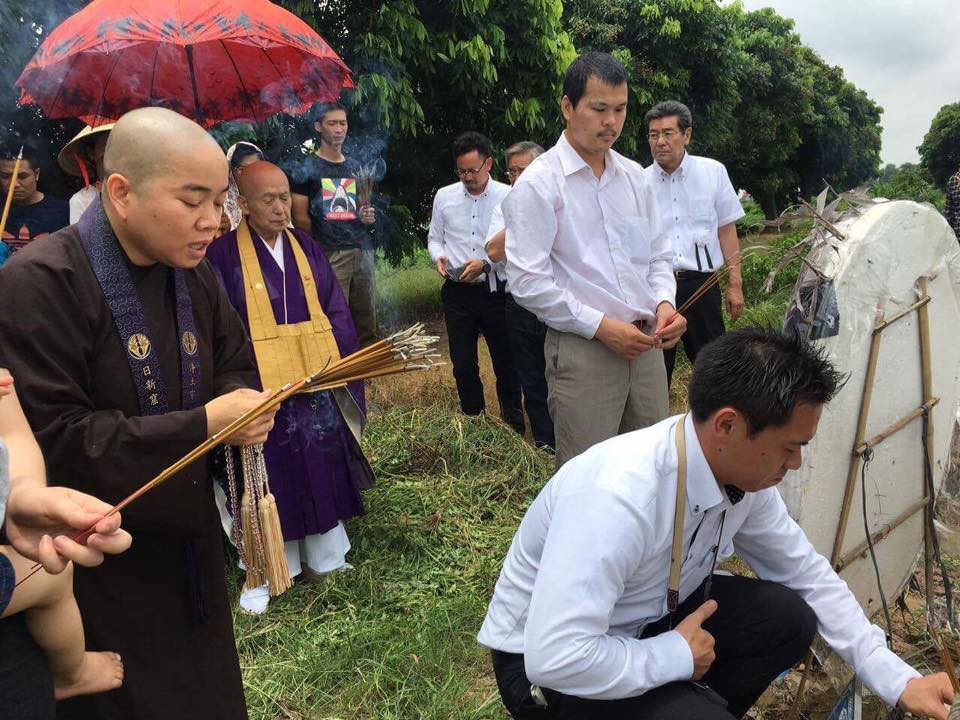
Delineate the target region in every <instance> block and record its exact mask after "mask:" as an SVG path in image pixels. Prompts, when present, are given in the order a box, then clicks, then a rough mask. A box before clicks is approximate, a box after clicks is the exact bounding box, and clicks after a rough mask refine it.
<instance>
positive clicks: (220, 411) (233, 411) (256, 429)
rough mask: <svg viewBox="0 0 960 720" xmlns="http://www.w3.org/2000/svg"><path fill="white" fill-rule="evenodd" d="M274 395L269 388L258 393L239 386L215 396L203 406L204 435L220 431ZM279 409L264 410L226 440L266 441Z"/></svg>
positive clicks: (233, 442)
mask: <svg viewBox="0 0 960 720" xmlns="http://www.w3.org/2000/svg"><path fill="white" fill-rule="evenodd" d="M273 394H274V393H273V392H272V391H270V390H264V391H263V392H257V391H256V390H250V389H249V388H240V389H239V390H234V391H233V392H229V393H227V394H226V395H221V396H220V397H218V398H214V399H213V400H211V401H210V402H208V403H207V404H206V405H205V406H204V407H205V409H206V411H207V435H208V436H213V435H216V434H217V433H219V432H221V431H222V430H223V429H224V428H225V427H227V426H228V425H229V424H230V423H232V422H233V421H234V420H236V419H237V418H239V417H241V416H243V415H245V414H246V413H248V412H250V411H251V410H253V409H254V408H255V407H257V406H258V405H260V404H261V403H262V402H263V401H264V400H267V399H268V398H270V397H271V396H272V395H273ZM278 409H279V405H277V406H276V407H273V408H271V409H270V410H267V411H266V412H264V413H263V414H262V415H260V416H259V417H258V418H257V419H255V420H253V421H252V422H251V423H250V424H249V425H246V426H245V427H243V428H241V429H240V430H238V431H237V432H235V433H233V434H232V435H231V436H230V437H229V438H227V443H228V444H229V445H256V444H257V443H262V442H266V440H267V435H268V434H269V433H270V431H271V430H272V429H273V419H274V417H275V416H276V414H277V410H278Z"/></svg>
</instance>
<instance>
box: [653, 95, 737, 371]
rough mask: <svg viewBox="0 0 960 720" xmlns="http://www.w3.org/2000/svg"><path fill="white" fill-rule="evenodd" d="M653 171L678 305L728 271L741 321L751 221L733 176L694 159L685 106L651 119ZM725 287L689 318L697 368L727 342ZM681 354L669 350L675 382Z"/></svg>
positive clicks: (733, 307) (687, 342)
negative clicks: (743, 262)
mask: <svg viewBox="0 0 960 720" xmlns="http://www.w3.org/2000/svg"><path fill="white" fill-rule="evenodd" d="M644 124H645V125H646V126H647V140H648V141H649V143H650V154H651V155H653V164H652V165H651V166H650V167H648V168H647V177H648V178H649V179H650V184H651V185H652V186H653V191H654V194H655V195H656V197H657V204H658V205H659V207H660V217H661V220H662V221H663V229H664V234H665V235H666V236H667V238H668V239H669V240H670V242H671V244H672V246H673V269H674V274H675V275H676V278H677V305H678V306H679V305H683V304H684V303H685V302H686V301H687V300H688V299H689V298H690V296H691V295H693V293H695V292H696V291H697V290H699V289H700V286H701V285H703V284H704V283H705V282H706V281H707V280H709V279H710V278H711V277H712V276H713V274H714V273H715V272H717V271H718V270H719V269H720V268H722V267H723V265H724V263H726V264H727V265H728V266H729V268H730V273H729V276H728V280H727V312H729V313H730V320H731V321H733V322H736V321H737V318H739V317H740V313H741V312H742V311H743V283H742V281H741V279H740V241H739V239H738V238H737V225H736V221H737V220H739V219H740V218H742V217H743V216H744V212H743V207H741V205H740V199H739V198H738V197H737V191H736V190H734V189H733V185H732V184H731V183H730V177H729V176H728V175H727V169H726V168H725V167H724V166H723V165H722V164H721V163H719V162H717V161H716V160H711V159H710V158H705V157H699V156H696V155H691V154H690V153H688V152H687V145H689V144H690V137H691V135H692V134H693V116H692V115H691V114H690V109H689V108H688V107H687V106H686V105H684V104H683V103H679V102H675V101H673V100H668V101H666V102H661V103H657V104H656V105H654V106H653V107H652V108H650V110H649V111H648V112H647V114H646V117H645V118H644ZM722 302H723V301H722V299H721V297H720V286H719V285H714V286H713V287H712V288H710V289H709V290H708V291H707V292H706V294H705V295H704V296H703V297H701V298H700V299H699V300H697V302H696V303H694V304H693V306H691V307H690V309H689V310H688V311H687V312H686V313H685V316H686V318H687V331H686V332H685V333H684V334H683V350H684V352H686V354H687V357H688V358H690V362H691V363H692V362H693V361H694V360H696V359H697V353H698V352H700V348H702V347H703V346H704V345H706V344H707V343H708V342H710V341H711V340H713V339H714V338H716V337H719V336H720V335H723V333H724V331H725V329H726V328H725V327H724V324H723V310H722V309H721V303H722ZM676 358H677V349H676V348H675V347H674V348H671V349H670V350H665V351H664V353H663V359H664V361H665V362H666V364H667V382H669V381H670V378H671V377H672V376H673V366H674V362H675V361H676Z"/></svg>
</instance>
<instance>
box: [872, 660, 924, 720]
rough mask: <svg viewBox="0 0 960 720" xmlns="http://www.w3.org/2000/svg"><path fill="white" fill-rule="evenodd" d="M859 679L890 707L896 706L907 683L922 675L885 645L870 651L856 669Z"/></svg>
mask: <svg viewBox="0 0 960 720" xmlns="http://www.w3.org/2000/svg"><path fill="white" fill-rule="evenodd" d="M858 675H859V676H860V679H861V680H863V682H864V683H865V684H866V686H867V687H868V688H870V689H871V690H872V691H873V692H874V693H875V694H876V695H878V696H879V697H880V699H881V700H883V701H884V702H885V703H887V705H889V706H890V707H896V706H897V702H898V701H899V700H900V696H901V695H903V690H904V688H906V686H907V683H908V682H910V681H911V680H913V679H914V678H918V677H922V676H921V675H920V673H919V672H917V671H916V670H914V669H913V668H912V667H910V666H909V665H907V663H905V662H904V661H903V660H901V659H900V658H899V657H897V655H896V654H894V653H893V652H891V651H890V650H888V649H887V648H886V647H881V648H878V649H877V650H876V651H874V652H872V653H871V654H870V656H869V657H867V659H866V660H864V662H863V664H862V666H861V667H860V669H859V671H858Z"/></svg>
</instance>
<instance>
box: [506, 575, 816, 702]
mask: <svg viewBox="0 0 960 720" xmlns="http://www.w3.org/2000/svg"><path fill="white" fill-rule="evenodd" d="M710 596H711V597H712V598H713V599H715V600H716V601H717V604H718V606H719V608H718V610H717V612H716V613H714V615H713V617H711V618H710V619H709V620H708V621H707V622H706V623H705V624H704V626H703V627H704V629H705V630H707V631H708V632H709V633H711V634H712V635H713V637H714V640H715V641H716V646H715V652H716V655H717V659H716V660H715V661H714V663H713V666H712V667H711V668H710V670H709V671H708V672H707V674H706V675H705V676H704V677H703V679H702V680H701V681H700V683H693V682H690V681H682V682H672V683H668V684H666V685H662V686H660V687H658V688H654V689H653V690H650V691H648V692H646V693H644V694H643V695H638V696H636V697H631V698H624V699H621V700H590V699H586V698H579V697H574V696H572V695H564V694H562V693H559V692H555V691H553V690H550V689H547V688H542V692H543V695H544V697H545V698H546V701H547V707H546V708H543V707H540V706H538V705H536V704H535V703H534V701H533V698H532V696H531V693H530V681H529V680H527V677H526V673H525V671H524V667H523V656H522V655H513V654H510V653H502V652H499V651H493V670H494V674H495V675H496V678H497V687H498V688H499V690H500V697H501V698H502V699H503V702H504V705H505V706H506V708H507V710H509V711H510V714H511V715H512V716H513V717H514V718H516V720H547V718H549V719H550V720H594V719H596V718H604V720H734V719H735V718H739V717H742V716H743V715H744V714H745V713H746V712H747V710H749V709H750V707H751V706H752V705H753V703H754V702H756V700H757V698H759V697H760V695H762V694H763V691H764V690H766V689H767V686H768V685H769V684H770V683H771V682H772V681H773V680H774V679H775V678H776V677H777V676H778V675H780V673H782V672H783V671H784V670H786V669H788V668H790V667H792V666H793V665H795V664H796V663H797V662H799V661H800V660H801V659H802V658H803V657H804V655H805V654H806V652H807V650H808V649H809V647H810V643H811V642H813V636H814V633H815V632H816V629H817V618H816V616H815V615H814V613H813V611H812V610H811V609H810V606H809V605H807V603H806V602H804V601H803V599H801V597H800V596H799V595H797V594H796V593H795V592H793V591H792V590H790V589H788V588H786V587H784V586H783V585H778V584H776V583H771V582H767V581H764V580H754V579H751V578H743V577H730V576H727V575H715V576H714V578H713V586H712V590H711V593H710ZM702 603H703V589H702V586H701V588H700V589H698V590H695V591H694V592H693V593H691V595H690V597H689V598H687V600H686V601H684V602H683V603H681V605H680V607H679V608H678V610H677V617H676V619H675V621H674V626H676V624H677V623H679V622H680V621H681V620H682V619H683V618H684V617H686V616H687V615H689V614H690V613H691V612H693V611H694V610H696V609H697V608H698V607H700V605H701V604H702ZM668 629H669V619H668V618H663V619H662V620H659V621H657V622H656V623H652V624H651V625H649V626H647V627H646V628H645V629H644V632H643V635H642V637H652V636H654V635H658V634H661V633H663V632H666V631H667V630H668Z"/></svg>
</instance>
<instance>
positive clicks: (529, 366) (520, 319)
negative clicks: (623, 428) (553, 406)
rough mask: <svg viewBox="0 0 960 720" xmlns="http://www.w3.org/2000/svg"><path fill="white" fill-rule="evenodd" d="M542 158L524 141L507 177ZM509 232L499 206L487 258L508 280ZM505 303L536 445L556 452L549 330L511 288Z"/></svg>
mask: <svg viewBox="0 0 960 720" xmlns="http://www.w3.org/2000/svg"><path fill="white" fill-rule="evenodd" d="M541 155H543V148H542V147H540V146H539V145H537V143H535V142H532V141H530V140H521V141H520V142H518V143H514V144H513V145H511V146H510V147H508V148H507V149H506V150H505V151H504V159H505V160H506V162H507V177H508V178H509V180H510V184H511V185H513V184H514V183H516V182H517V180H518V179H519V178H520V175H521V173H522V172H523V171H524V170H526V169H527V168H528V167H529V166H530V163H532V162H533V161H534V160H536V159H537V158H538V157H540V156H541ZM506 235H507V231H506V228H505V227H504V222H503V207H502V205H497V207H495V208H494V209H493V215H492V216H491V218H490V227H489V228H488V229H487V241H486V243H485V244H484V249H485V250H486V252H487V257H489V258H490V260H491V261H492V262H493V263H494V265H493V268H494V271H495V272H496V273H497V274H498V275H499V276H500V277H501V278H502V279H504V280H505V279H506V275H505V270H504V262H505V261H506V258H507V255H506V251H505V250H504V248H505V243H506ZM506 291H507V297H506V300H505V303H504V306H505V309H506V315H507V334H508V336H509V337H510V351H511V353H512V354H513V362H514V365H515V366H516V368H517V376H518V377H519V378H520V387H522V388H523V406H524V407H525V408H526V410H527V419H528V420H529V421H530V431H531V433H532V434H533V443H534V445H536V446H537V447H541V448H542V447H548V448H550V449H551V450H553V449H554V448H555V447H556V441H555V440H554V435H553V420H551V419H550V409H549V407H548V406H547V365H546V361H545V360H544V357H543V344H544V340H545V339H546V337H547V327H546V325H544V324H543V323H542V322H540V320H539V319H538V318H537V316H536V315H534V314H533V313H532V312H530V311H529V310H526V309H524V308H523V307H521V306H520V305H518V304H517V301H516V300H514V299H513V294H512V293H511V292H510V286H509V285H507V288H506Z"/></svg>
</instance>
